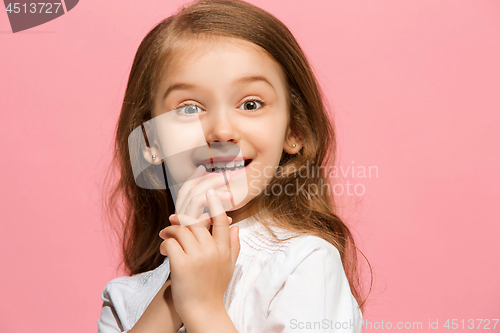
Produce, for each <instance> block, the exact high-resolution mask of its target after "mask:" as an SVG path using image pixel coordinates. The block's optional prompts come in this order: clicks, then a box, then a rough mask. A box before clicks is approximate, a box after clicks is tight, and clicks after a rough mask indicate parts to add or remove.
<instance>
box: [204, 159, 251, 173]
mask: <svg viewBox="0 0 500 333" xmlns="http://www.w3.org/2000/svg"><path fill="white" fill-rule="evenodd" d="M204 166H205V169H206V170H207V171H209V172H210V171H212V165H211V164H204ZM213 166H214V168H217V169H233V170H236V169H239V168H243V167H245V161H244V160H240V161H238V162H229V163H227V164H225V163H224V162H219V163H214V165H213Z"/></svg>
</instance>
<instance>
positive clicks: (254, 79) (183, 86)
mask: <svg viewBox="0 0 500 333" xmlns="http://www.w3.org/2000/svg"><path fill="white" fill-rule="evenodd" d="M252 82H264V83H265V84H267V85H269V86H270V87H271V88H273V90H275V89H274V86H273V85H272V84H271V82H269V80H268V79H267V78H266V77H265V76H262V75H253V76H244V77H241V78H239V79H236V80H234V81H233V83H232V84H233V85H234V84H242V83H252ZM194 88H196V85H195V84H191V83H183V82H179V83H175V84H173V85H171V86H170V87H168V88H167V90H166V91H165V94H163V100H165V98H167V96H168V94H170V93H171V92H172V91H174V90H189V89H194Z"/></svg>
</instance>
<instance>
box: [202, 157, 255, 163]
mask: <svg viewBox="0 0 500 333" xmlns="http://www.w3.org/2000/svg"><path fill="white" fill-rule="evenodd" d="M249 159H250V158H247V157H239V156H215V157H213V158H212V161H210V159H209V158H208V159H205V160H201V161H198V163H197V164H211V163H228V162H236V163H238V162H241V161H244V160H249Z"/></svg>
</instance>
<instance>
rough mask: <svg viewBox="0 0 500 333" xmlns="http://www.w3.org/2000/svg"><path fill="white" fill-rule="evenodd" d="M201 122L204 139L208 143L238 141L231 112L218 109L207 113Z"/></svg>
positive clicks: (225, 109)
mask: <svg viewBox="0 0 500 333" xmlns="http://www.w3.org/2000/svg"><path fill="white" fill-rule="evenodd" d="M204 118H205V119H203V121H202V123H203V124H202V125H203V131H204V132H205V139H206V140H207V142H208V143H210V142H233V143H236V142H238V141H239V139H240V138H239V135H238V131H237V128H236V124H235V122H234V119H233V112H232V110H230V109H229V108H218V109H216V110H212V112H210V111H208V112H207V115H206V116H205V117H204Z"/></svg>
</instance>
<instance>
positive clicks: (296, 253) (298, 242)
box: [278, 235, 344, 275]
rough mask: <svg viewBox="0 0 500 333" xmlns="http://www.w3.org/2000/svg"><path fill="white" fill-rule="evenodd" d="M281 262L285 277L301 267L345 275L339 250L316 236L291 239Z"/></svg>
mask: <svg viewBox="0 0 500 333" xmlns="http://www.w3.org/2000/svg"><path fill="white" fill-rule="evenodd" d="M286 245H287V246H286V248H285V249H284V251H283V253H282V255H281V258H280V260H279V265H278V266H279V269H280V271H281V272H283V274H284V275H289V274H292V273H293V271H294V270H295V269H296V268H297V267H299V266H308V267H311V268H312V269H314V270H316V271H320V270H321V271H322V272H328V273H337V274H340V275H341V274H342V273H344V269H343V265H342V259H341V257H340V252H339V250H338V249H337V248H336V247H335V246H334V245H333V244H331V243H330V242H328V241H326V240H325V239H323V238H321V237H318V236H314V235H301V236H297V237H295V238H293V239H290V240H289V241H288V242H287V244H286Z"/></svg>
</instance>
